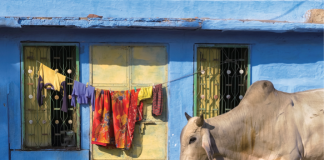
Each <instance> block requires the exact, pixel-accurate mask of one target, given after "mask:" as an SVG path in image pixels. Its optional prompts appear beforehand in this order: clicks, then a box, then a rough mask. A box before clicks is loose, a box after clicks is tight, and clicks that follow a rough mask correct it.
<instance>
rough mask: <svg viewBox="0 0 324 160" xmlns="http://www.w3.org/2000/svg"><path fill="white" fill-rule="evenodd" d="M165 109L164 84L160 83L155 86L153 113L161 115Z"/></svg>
mask: <svg viewBox="0 0 324 160" xmlns="http://www.w3.org/2000/svg"><path fill="white" fill-rule="evenodd" d="M162 110H163V91H162V84H158V85H156V86H155V87H154V88H153V105H152V114H153V115H156V116H159V115H161V114H162Z"/></svg>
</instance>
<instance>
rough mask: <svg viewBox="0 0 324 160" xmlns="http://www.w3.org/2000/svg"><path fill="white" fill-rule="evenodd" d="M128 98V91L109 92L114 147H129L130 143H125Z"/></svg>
mask: <svg viewBox="0 0 324 160" xmlns="http://www.w3.org/2000/svg"><path fill="white" fill-rule="evenodd" d="M129 100H130V94H129V91H113V92H111V102H112V110H113V122H114V132H115V142H116V148H125V149H129V148H130V145H129V144H128V143H127V119H128V109H129Z"/></svg>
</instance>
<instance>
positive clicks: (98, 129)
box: [91, 89, 115, 147]
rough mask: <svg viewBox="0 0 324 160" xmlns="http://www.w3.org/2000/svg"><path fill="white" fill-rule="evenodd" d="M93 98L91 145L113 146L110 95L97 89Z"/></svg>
mask: <svg viewBox="0 0 324 160" xmlns="http://www.w3.org/2000/svg"><path fill="white" fill-rule="evenodd" d="M95 97H96V100H95V112H94V116H93V123H92V139H91V144H97V145H101V146H110V147H111V146H115V137H114V126H113V118H112V108H111V105H110V104H111V99H110V98H111V97H110V93H109V91H104V90H100V89H97V90H96V96H95Z"/></svg>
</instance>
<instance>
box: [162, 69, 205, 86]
mask: <svg viewBox="0 0 324 160" xmlns="http://www.w3.org/2000/svg"><path fill="white" fill-rule="evenodd" d="M197 73H202V74H204V73H205V71H204V70H202V71H198V72H194V73H191V74H188V75H185V76H182V77H179V78H177V79H174V80H171V81H166V82H163V83H160V84H165V83H169V82H173V81H177V80H179V79H182V78H186V77H189V76H191V75H194V74H197Z"/></svg>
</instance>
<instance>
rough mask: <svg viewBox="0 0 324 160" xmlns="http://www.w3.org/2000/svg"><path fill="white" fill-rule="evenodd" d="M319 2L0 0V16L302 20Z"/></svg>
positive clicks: (320, 2) (318, 6) (319, 5)
mask: <svg viewBox="0 0 324 160" xmlns="http://www.w3.org/2000/svg"><path fill="white" fill-rule="evenodd" d="M323 7H324V5H323V1H321V0H312V1H299V0H298V1H295V0H288V1H284V0H276V1H265V0H259V1H225V0H217V1H201V0H178V1H156V0H144V1H143V0H121V1H112V0H108V1H102V0H91V1H88V0H80V1H75V0H66V1H55V0H16V1H12V0H2V1H1V6H0V17H5V16H19V17H86V16H87V15H88V14H97V15H100V16H103V17H104V18H107V17H113V18H130V17H134V18H156V17H159V18H194V17H199V18H212V19H260V20H277V21H290V22H305V21H306V17H305V14H306V12H307V11H308V10H310V9H324V8H323Z"/></svg>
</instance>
